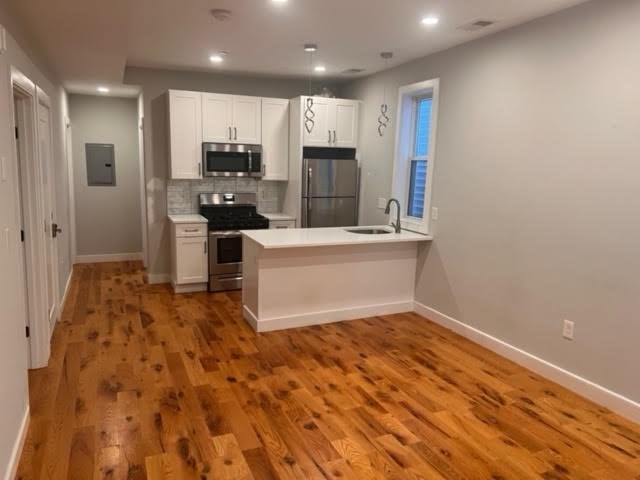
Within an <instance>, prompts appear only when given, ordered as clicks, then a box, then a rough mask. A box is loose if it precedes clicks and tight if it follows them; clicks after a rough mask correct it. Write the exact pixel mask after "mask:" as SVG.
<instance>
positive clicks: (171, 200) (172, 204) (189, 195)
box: [167, 177, 280, 215]
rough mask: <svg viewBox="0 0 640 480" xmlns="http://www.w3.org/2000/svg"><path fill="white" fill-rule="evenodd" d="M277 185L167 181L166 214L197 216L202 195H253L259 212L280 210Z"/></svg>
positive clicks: (217, 180)
mask: <svg viewBox="0 0 640 480" xmlns="http://www.w3.org/2000/svg"><path fill="white" fill-rule="evenodd" d="M279 190H280V187H279V184H278V182H266V181H263V180H257V179H254V178H242V177H236V178H205V179H203V180H169V182H168V183H167V211H168V213H169V215H177V214H189V213H198V211H199V207H198V195H199V194H201V193H255V194H257V199H258V211H259V212H263V213H277V212H279V211H280V201H279V200H280V199H279V197H280V195H279Z"/></svg>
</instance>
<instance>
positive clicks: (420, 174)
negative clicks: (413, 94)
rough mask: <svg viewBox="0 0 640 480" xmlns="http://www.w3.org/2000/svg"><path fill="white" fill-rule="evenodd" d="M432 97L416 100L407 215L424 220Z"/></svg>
mask: <svg viewBox="0 0 640 480" xmlns="http://www.w3.org/2000/svg"><path fill="white" fill-rule="evenodd" d="M432 104H433V99H432V98H431V97H424V98H417V99H416V100H415V110H416V113H415V119H416V120H415V126H414V131H415V139H414V141H413V144H414V148H413V158H412V159H411V166H410V170H411V174H410V177H409V195H408V202H407V203H408V209H407V215H408V216H409V217H414V218H423V216H424V199H425V193H426V188H427V154H428V152H429V132H430V130H431V105H432Z"/></svg>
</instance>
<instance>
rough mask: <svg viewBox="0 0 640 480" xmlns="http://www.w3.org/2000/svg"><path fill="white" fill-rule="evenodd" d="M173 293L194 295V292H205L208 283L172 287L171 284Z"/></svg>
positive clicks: (207, 288) (172, 285)
mask: <svg viewBox="0 0 640 480" xmlns="http://www.w3.org/2000/svg"><path fill="white" fill-rule="evenodd" d="M171 287H172V288H173V293H194V292H206V291H207V290H209V284H208V283H193V284H190V285H174V284H173V283H172V284H171Z"/></svg>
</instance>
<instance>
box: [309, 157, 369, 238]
mask: <svg viewBox="0 0 640 480" xmlns="http://www.w3.org/2000/svg"><path fill="white" fill-rule="evenodd" d="M326 150H338V149H326ZM335 153H338V152H335ZM323 156H325V157H326V156H331V152H328V153H325V154H324V155H323ZM353 156H355V151H354V152H353ZM357 224H358V161H357V160H356V159H355V158H305V159H304V160H303V161H302V228H319V227H349V226H354V225H357Z"/></svg>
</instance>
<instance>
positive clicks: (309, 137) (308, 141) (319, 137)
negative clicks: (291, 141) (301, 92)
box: [302, 97, 335, 147]
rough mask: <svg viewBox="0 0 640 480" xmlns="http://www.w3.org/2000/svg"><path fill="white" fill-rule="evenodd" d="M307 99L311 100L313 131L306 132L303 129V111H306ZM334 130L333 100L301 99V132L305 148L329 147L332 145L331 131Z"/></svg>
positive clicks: (320, 98) (304, 128) (319, 98)
mask: <svg viewBox="0 0 640 480" xmlns="http://www.w3.org/2000/svg"><path fill="white" fill-rule="evenodd" d="M307 98H313V106H312V107H311V109H312V110H313V113H314V114H315V116H314V117H313V122H314V123H313V129H312V130H311V132H308V131H307V129H306V127H305V111H306V110H307ZM334 129H335V109H334V108H333V99H331V98H322V97H302V131H303V132H304V146H305V147H331V146H332V145H333V144H332V142H333V130H334Z"/></svg>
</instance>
